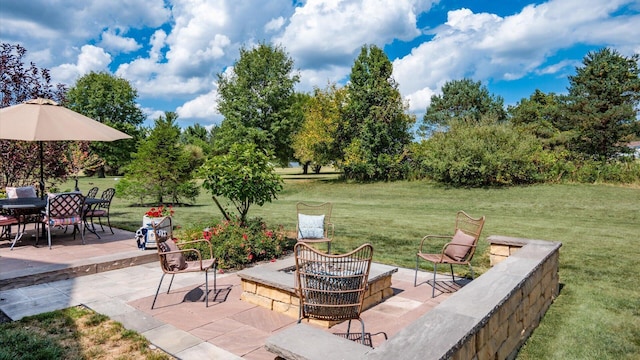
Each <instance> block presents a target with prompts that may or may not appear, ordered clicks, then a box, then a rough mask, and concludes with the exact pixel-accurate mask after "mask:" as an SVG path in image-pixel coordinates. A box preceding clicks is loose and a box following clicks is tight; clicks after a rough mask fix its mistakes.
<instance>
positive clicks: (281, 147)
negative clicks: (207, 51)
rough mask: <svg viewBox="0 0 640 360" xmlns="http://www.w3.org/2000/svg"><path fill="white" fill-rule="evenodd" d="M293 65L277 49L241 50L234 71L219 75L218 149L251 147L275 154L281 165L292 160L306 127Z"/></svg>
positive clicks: (267, 46)
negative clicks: (296, 138) (296, 137)
mask: <svg viewBox="0 0 640 360" xmlns="http://www.w3.org/2000/svg"><path fill="white" fill-rule="evenodd" d="M292 71H293V60H292V59H291V58H289V56H288V55H287V54H286V53H285V51H284V49H283V48H281V47H278V46H275V47H274V46H272V45H267V44H259V45H258V46H257V47H255V48H254V49H251V50H248V49H246V48H242V49H240V59H239V60H238V61H237V62H236V63H235V64H234V67H233V71H232V72H231V73H228V74H218V94H219V99H218V111H219V112H220V113H221V114H222V115H223V116H224V120H223V121H222V124H221V127H220V129H219V131H218V133H217V134H216V135H217V136H216V142H215V144H216V148H217V149H218V152H220V153H224V152H226V151H228V150H229V147H230V146H231V144H234V143H236V142H252V143H254V144H256V145H257V146H258V148H259V149H263V150H266V151H269V152H272V153H274V154H275V156H276V158H277V159H278V160H279V162H280V163H281V164H282V165H287V164H288V163H289V161H290V160H291V159H292V158H293V149H292V147H291V141H292V139H291V135H292V133H293V132H294V131H295V129H297V128H298V127H299V125H300V123H301V121H302V119H301V116H300V114H298V113H297V112H296V111H295V100H296V99H295V96H294V85H295V84H296V83H297V82H298V81H299V76H298V75H297V74H292Z"/></svg>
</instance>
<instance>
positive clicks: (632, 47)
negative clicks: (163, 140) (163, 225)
mask: <svg viewBox="0 0 640 360" xmlns="http://www.w3.org/2000/svg"><path fill="white" fill-rule="evenodd" d="M638 24H640V0H635V1H629V0H550V1H523V0H505V1H499V0H440V1H438V0H307V1H301V0H297V1H296V0H294V1H291V0H281V1H277V0H274V1H261V0H226V1H224V0H93V1H91V0H86V1H77V0H29V1H14V0H0V41H2V42H5V43H12V44H16V43H17V44H21V45H23V46H24V47H25V48H26V49H27V50H28V53H27V56H28V59H27V60H28V61H34V62H35V63H36V64H37V65H38V66H39V67H46V68H48V69H50V70H51V72H52V75H53V80H54V82H61V83H65V84H68V85H69V86H72V85H73V84H74V83H75V81H76V80H77V79H78V78H79V77H80V76H82V75H84V74H86V73H88V72H90V71H108V72H111V73H113V74H115V75H117V76H120V77H123V78H125V79H127V80H128V81H129V82H130V83H131V84H132V85H133V86H134V87H135V88H136V89H137V90H138V94H139V97H138V103H139V104H140V106H141V108H142V109H143V111H144V112H145V114H147V116H148V122H147V124H149V125H150V124H152V123H153V119H155V118H157V117H158V116H159V115H160V114H162V113H163V112H164V111H175V112H177V113H178V116H179V124H180V125H181V126H182V127H186V126H189V125H191V124H194V123H200V124H202V125H205V126H209V125H213V124H216V123H220V121H221V120H222V117H221V115H220V114H219V113H217V111H216V106H217V105H216V104H217V93H216V89H217V84H216V79H217V77H216V75H217V74H219V73H223V72H225V71H232V68H233V63H234V62H235V61H236V60H237V59H238V56H239V55H238V54H239V49H240V48H241V47H243V46H244V47H251V46H253V45H255V44H257V43H259V42H262V41H265V42H270V43H274V44H280V45H282V46H283V47H284V48H285V50H286V51H287V52H288V53H289V55H290V56H291V57H292V58H293V60H294V62H295V66H296V68H297V71H298V72H299V74H300V78H301V81H300V83H299V84H298V90H299V91H311V90H312V89H313V88H314V87H316V86H317V87H324V86H326V85H327V83H328V82H338V83H340V84H343V83H344V81H345V80H346V79H347V78H348V74H349V72H350V70H351V65H352V64H353V61H354V59H355V58H356V56H357V55H358V53H359V51H360V48H361V47H362V45H364V44H373V45H377V46H379V47H381V48H383V49H384V50H385V52H386V53H387V55H388V56H389V59H390V60H391V61H392V62H393V65H394V75H393V76H394V78H395V80H396V82H397V83H398V84H399V88H400V91H401V93H402V95H403V97H404V98H405V99H406V100H407V102H408V103H409V109H410V111H411V112H412V113H414V114H416V116H417V117H418V120H419V121H420V120H421V118H422V115H423V114H424V111H425V110H426V108H427V106H428V105H429V102H430V98H431V96H432V95H434V94H439V93H440V88H441V87H442V85H443V84H444V83H446V82H447V81H451V80H457V79H462V78H464V77H468V78H471V79H473V80H475V81H481V82H482V83H483V84H484V85H486V86H487V87H488V88H489V90H490V91H491V92H492V93H493V94H495V95H500V96H502V97H503V98H504V99H505V104H507V105H510V104H515V103H516V102H517V101H519V100H520V99H521V98H523V97H528V96H529V95H530V94H531V93H533V92H534V90H535V89H540V90H542V91H544V92H556V93H564V92H566V88H567V86H568V80H567V76H569V75H572V74H574V73H575V67H576V66H580V64H581V61H582V59H583V58H584V56H585V55H586V54H587V53H588V52H589V51H594V50H598V49H600V48H602V47H605V46H606V47H610V48H613V49H615V50H617V51H618V52H620V53H621V54H623V55H625V56H630V55H632V54H634V53H640V26H638Z"/></svg>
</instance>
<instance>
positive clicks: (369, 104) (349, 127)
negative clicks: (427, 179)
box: [336, 45, 415, 181]
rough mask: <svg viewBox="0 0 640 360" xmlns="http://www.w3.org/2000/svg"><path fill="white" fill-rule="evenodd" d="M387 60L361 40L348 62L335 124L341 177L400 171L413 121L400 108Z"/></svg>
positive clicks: (398, 174) (387, 176)
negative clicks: (348, 72) (348, 73)
mask: <svg viewBox="0 0 640 360" xmlns="http://www.w3.org/2000/svg"><path fill="white" fill-rule="evenodd" d="M392 71H393V65H392V64H391V61H389V58H388V57H387V55H386V54H385V53H384V51H382V49H380V48H378V47H377V46H375V45H372V46H363V47H362V50H361V52H360V55H359V56H358V58H357V59H356V60H355V62H354V65H353V67H352V68H351V76H350V82H349V84H348V85H347V93H348V102H347V105H346V107H345V111H344V117H343V121H342V122H341V123H340V124H339V125H338V129H337V137H336V140H337V144H338V146H339V148H340V150H341V152H342V160H341V162H340V163H339V166H340V167H341V168H342V170H343V174H344V176H345V177H346V178H347V179H355V180H365V181H366V180H394V179H401V178H404V177H405V176H406V170H407V169H408V168H406V167H405V164H404V153H405V148H406V146H407V145H408V144H409V143H410V142H411V134H410V132H409V130H410V128H411V126H412V124H413V123H414V122H415V119H414V117H413V116H410V115H408V114H407V113H405V110H406V109H407V106H406V105H405V104H404V102H403V101H402V97H401V95H400V91H399V90H398V85H397V84H396V82H395V80H394V79H393V78H392V77H391V74H392Z"/></svg>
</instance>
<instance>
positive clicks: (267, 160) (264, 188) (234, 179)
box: [200, 143, 283, 224]
mask: <svg viewBox="0 0 640 360" xmlns="http://www.w3.org/2000/svg"><path fill="white" fill-rule="evenodd" d="M271 160H272V159H271V157H270V156H268V155H267V153H265V152H264V151H263V150H260V149H258V148H257V147H256V145H255V144H252V143H245V144H242V143H236V144H233V145H232V146H231V148H230V149H229V153H227V154H225V155H218V156H214V157H212V158H211V159H209V160H208V161H207V162H205V164H203V165H202V166H201V167H200V177H202V178H203V179H204V181H203V183H202V186H203V187H204V188H205V189H207V190H208V191H209V192H210V193H211V195H212V198H213V201H215V203H216V205H217V206H218V208H219V209H220V211H221V212H222V215H223V216H224V217H225V218H226V219H227V220H229V221H231V220H232V218H231V216H229V214H228V213H227V212H226V211H225V210H224V208H223V207H222V205H221V204H220V202H219V201H218V198H217V197H218V196H223V197H226V198H227V199H228V200H229V201H230V202H231V203H232V204H233V205H234V207H235V208H236V210H237V211H238V214H239V217H240V222H241V223H242V224H245V223H246V219H247V213H248V212H249V207H250V206H251V205H252V204H257V205H258V206H262V205H264V204H265V203H266V202H271V200H272V199H275V198H276V195H277V194H278V192H279V191H281V190H282V185H283V181H282V178H281V177H280V176H279V175H278V174H276V172H275V168H274V166H273V164H272V162H271Z"/></svg>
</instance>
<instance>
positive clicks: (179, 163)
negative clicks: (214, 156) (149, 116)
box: [123, 112, 198, 204]
mask: <svg viewBox="0 0 640 360" xmlns="http://www.w3.org/2000/svg"><path fill="white" fill-rule="evenodd" d="M177 118H178V116H177V115H176V113H173V112H165V115H164V116H160V117H159V118H158V119H156V121H155V126H154V128H153V129H152V130H151V133H150V134H149V137H148V138H147V139H145V140H143V141H141V142H140V146H139V147H138V151H137V152H136V153H134V154H133V161H132V162H131V164H130V165H129V166H128V167H127V172H126V175H125V178H126V179H127V181H128V182H129V183H130V184H131V188H132V189H137V190H136V191H144V192H145V194H146V195H149V196H152V197H154V200H155V201H156V202H157V203H158V204H164V203H165V201H166V198H167V197H169V198H171V202H172V203H174V204H175V203H180V200H181V198H187V199H190V200H192V201H193V200H194V199H195V198H196V197H197V195H198V191H197V189H198V188H197V185H196V184H195V183H194V182H193V171H192V170H193V167H192V166H193V165H192V162H191V161H190V156H189V152H187V151H185V149H184V145H182V144H181V143H180V128H179V127H178V125H176V123H175V122H176V119H177ZM123 192H124V193H125V194H128V193H129V192H128V191H127V189H123ZM129 195H130V196H135V195H137V194H129Z"/></svg>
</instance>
